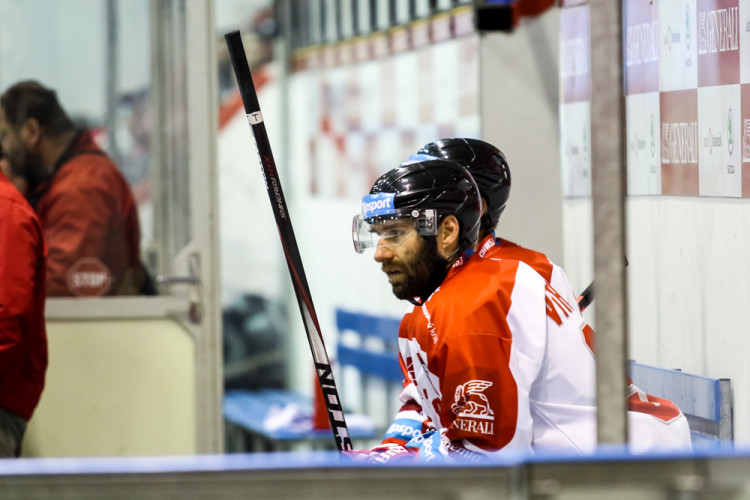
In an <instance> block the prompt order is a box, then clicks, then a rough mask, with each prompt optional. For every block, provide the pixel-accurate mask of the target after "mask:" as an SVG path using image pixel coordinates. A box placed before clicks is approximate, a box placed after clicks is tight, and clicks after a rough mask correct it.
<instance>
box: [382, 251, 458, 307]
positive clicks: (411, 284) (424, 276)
mask: <svg viewBox="0 0 750 500" xmlns="http://www.w3.org/2000/svg"><path fill="white" fill-rule="evenodd" d="M382 269H383V272H385V273H392V272H397V274H396V275H393V276H392V275H390V274H389V276H388V282H389V283H390V284H391V289H392V290H393V295H395V296H396V297H397V298H399V299H401V300H408V299H413V298H415V297H417V298H419V299H420V300H422V301H424V300H426V299H427V298H428V297H429V296H430V295H431V294H432V292H434V291H435V289H437V287H439V286H440V283H442V282H443V280H444V279H445V277H446V275H447V274H448V260H447V259H445V258H444V257H442V256H441V255H440V254H439V253H438V250H437V240H436V238H435V237H422V238H420V242H419V244H418V245H417V246H416V247H415V248H414V249H413V250H412V251H409V252H406V253H405V254H404V255H403V257H402V258H401V259H399V261H397V262H394V261H388V262H385V263H383V265H382Z"/></svg>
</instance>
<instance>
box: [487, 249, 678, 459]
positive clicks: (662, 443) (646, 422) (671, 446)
mask: <svg viewBox="0 0 750 500" xmlns="http://www.w3.org/2000/svg"><path fill="white" fill-rule="evenodd" d="M478 253H479V254H480V255H482V254H485V255H486V256H487V257H495V258H501V259H515V260H520V261H522V262H525V263H526V264H528V265H529V266H531V267H532V268H533V269H534V270H535V271H536V272H537V273H539V274H540V275H541V276H542V277H543V278H544V279H545V280H546V281H547V283H548V284H549V285H550V286H551V287H552V288H553V289H554V290H556V291H558V292H559V293H560V295H562V296H563V298H565V300H566V301H567V302H568V303H570V304H575V303H577V295H576V294H575V292H573V288H572V287H571V286H570V282H569V281H568V277H567V276H566V275H565V271H563V269H562V268H561V267H560V266H558V265H556V264H554V263H553V262H551V261H550V260H549V259H548V258H547V256H546V255H544V254H543V253H541V252H537V251H535V250H531V249H529V248H525V247H522V246H520V245H518V244H516V243H513V242H512V241H508V240H504V239H502V238H494V239H493V238H492V237H487V238H486V239H485V240H484V241H483V242H482V245H481V246H480V248H479V252H478ZM583 332H584V337H585V339H586V343H587V344H588V346H589V348H590V349H591V351H592V352H593V351H594V330H593V329H592V328H591V327H590V326H589V325H588V324H587V325H585V326H584V328H583ZM627 408H628V423H629V430H630V433H629V434H630V438H629V443H630V450H631V451H632V452H634V453H643V452H648V451H656V450H658V451H665V450H685V449H690V448H691V447H692V445H691V441H690V428H689V426H688V422H687V418H686V417H685V416H684V415H683V414H682V412H681V411H680V409H679V408H677V406H676V405H675V404H674V403H672V402H671V401H668V400H665V399H661V398H657V397H655V396H652V395H650V394H646V393H644V392H643V391H641V390H640V389H638V387H636V386H635V385H634V384H633V383H632V381H630V380H628V395H627Z"/></svg>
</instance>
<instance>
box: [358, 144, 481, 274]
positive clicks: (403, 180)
mask: <svg viewBox="0 0 750 500" xmlns="http://www.w3.org/2000/svg"><path fill="white" fill-rule="evenodd" d="M377 193H395V198H394V203H395V207H394V208H396V209H397V210H399V211H405V210H408V209H435V211H436V212H437V217H438V223H439V222H440V221H442V219H443V218H445V216H447V215H454V216H455V217H456V219H458V222H459V226H460V235H459V246H458V249H457V251H456V253H455V254H454V256H453V258H455V257H457V256H458V255H461V253H462V252H463V251H464V250H466V249H468V248H471V247H473V246H474V245H475V244H476V241H477V237H478V235H479V215H480V212H481V202H480V198H479V189H478V188H477V185H476V182H475V181H474V179H472V177H471V174H469V171H468V170H467V169H466V168H464V167H463V166H462V165H461V164H459V163H457V162H455V161H448V160H442V159H435V160H427V161H414V162H406V163H402V164H401V166H400V167H398V168H395V169H393V170H391V171H390V172H388V173H386V174H383V175H382V176H381V177H380V178H378V180H376V181H375V184H374V185H373V186H372V189H371V190H370V194H377ZM453 258H451V259H450V260H453Z"/></svg>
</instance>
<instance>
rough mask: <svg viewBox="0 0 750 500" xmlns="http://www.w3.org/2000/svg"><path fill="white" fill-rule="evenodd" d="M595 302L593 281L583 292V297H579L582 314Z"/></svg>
mask: <svg viewBox="0 0 750 500" xmlns="http://www.w3.org/2000/svg"><path fill="white" fill-rule="evenodd" d="M593 301H594V282H593V281H592V282H591V283H589V286H587V287H586V289H585V290H584V291H583V292H581V295H580V296H579V297H578V307H580V308H581V312H583V311H584V310H586V308H587V307H588V306H590V305H591V303H592V302H593Z"/></svg>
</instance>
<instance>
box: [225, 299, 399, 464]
mask: <svg viewBox="0 0 750 500" xmlns="http://www.w3.org/2000/svg"><path fill="white" fill-rule="evenodd" d="M399 322H400V320H399V319H393V318H385V317H381V316H374V315H370V314H361V313H356V312H351V311H344V310H341V309H337V310H336V327H337V329H338V332H339V338H338V344H337V350H336V358H335V359H334V360H333V365H334V369H338V372H339V373H338V374H337V377H336V382H337V385H338V386H339V387H338V389H339V397H340V398H341V399H342V402H343V404H344V408H345V409H346V410H347V412H351V410H352V408H351V407H352V406H357V407H358V408H356V410H357V411H358V412H359V413H364V414H365V415H368V416H370V411H371V410H372V407H371V405H369V404H368V401H369V400H370V396H371V392H377V391H373V390H372V389H376V387H375V384H376V383H377V381H378V380H380V381H385V382H386V384H387V396H386V401H385V402H384V408H385V411H386V413H387V414H388V415H389V417H388V418H389V419H390V418H392V417H393V415H395V410H396V404H397V403H398V392H399V391H400V388H401V382H402V380H403V376H402V374H401V368H400V366H399V362H398V326H399ZM352 337H354V339H353V338H352ZM352 340H354V342H352ZM373 341H375V342H374V343H373ZM336 367H338V368H336ZM344 371H346V372H347V373H342V372H344ZM349 371H354V372H355V375H356V377H354V378H352V377H342V376H340V375H352V374H351V373H349ZM355 379H358V380H355ZM347 386H348V388H350V389H354V391H353V392H355V393H356V394H357V395H358V396H359V401H358V402H355V401H346V400H345V399H344V397H343V394H342V388H347ZM348 403H350V404H348ZM355 403H358V404H355ZM289 405H297V407H298V408H299V409H300V411H301V413H303V414H312V411H313V401H312V398H311V397H310V396H309V395H305V394H300V393H296V392H292V391H286V390H279V389H260V390H246V389H230V390H227V391H226V392H225V394H224V404H223V414H224V421H225V424H226V427H227V443H226V448H227V451H230V452H232V451H238V452H244V451H277V450H290V449H293V448H294V446H295V445H297V444H300V443H307V444H308V445H310V446H311V447H313V448H329V449H333V448H335V443H334V441H333V435H332V433H331V431H330V430H313V429H310V428H309V427H308V428H305V426H304V425H300V426H298V428H296V429H295V427H294V426H291V427H287V428H280V429H275V430H269V429H268V428H267V427H266V426H265V425H264V422H265V419H266V417H267V416H268V415H269V412H270V411H271V410H272V409H273V408H274V407H276V408H285V407H287V406H289ZM388 423H390V420H388V422H387V423H381V424H380V426H379V428H377V429H375V430H372V429H366V428H362V427H358V426H356V425H352V424H351V423H350V424H349V434H350V435H351V437H352V439H359V440H379V439H380V438H381V437H382V431H383V428H382V427H383V426H385V425H387V424H388Z"/></svg>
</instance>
